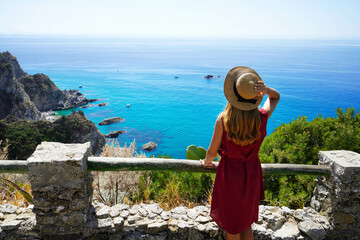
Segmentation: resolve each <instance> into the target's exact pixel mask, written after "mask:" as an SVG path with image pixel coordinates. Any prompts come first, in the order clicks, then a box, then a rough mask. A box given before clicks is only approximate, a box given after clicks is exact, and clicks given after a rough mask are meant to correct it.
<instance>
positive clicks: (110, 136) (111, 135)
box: [105, 130, 125, 138]
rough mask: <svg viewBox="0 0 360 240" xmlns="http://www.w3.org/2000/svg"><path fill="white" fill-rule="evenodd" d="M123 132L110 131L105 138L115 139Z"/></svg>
mask: <svg viewBox="0 0 360 240" xmlns="http://www.w3.org/2000/svg"><path fill="white" fill-rule="evenodd" d="M124 132H125V130H119V131H112V132H110V133H108V134H105V137H106V138H117V137H118V136H119V135H120V134H123V133H124Z"/></svg>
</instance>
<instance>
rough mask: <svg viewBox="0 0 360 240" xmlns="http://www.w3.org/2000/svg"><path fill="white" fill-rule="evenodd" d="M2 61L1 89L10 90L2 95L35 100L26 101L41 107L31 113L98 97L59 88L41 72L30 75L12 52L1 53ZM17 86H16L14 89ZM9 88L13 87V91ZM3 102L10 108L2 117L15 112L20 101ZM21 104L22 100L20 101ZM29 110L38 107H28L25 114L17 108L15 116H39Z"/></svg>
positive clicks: (8, 97)
mask: <svg viewBox="0 0 360 240" xmlns="http://www.w3.org/2000/svg"><path fill="white" fill-rule="evenodd" d="M0 63H2V67H1V69H0V75H1V76H2V78H1V79H0V80H1V82H0V85H1V88H0V91H4V92H6V93H7V95H6V96H5V95H3V96H2V100H3V101H5V100H6V99H12V98H22V99H24V101H25V102H33V104H31V103H27V105H29V104H30V105H35V106H36V108H37V110H38V111H37V113H36V114H32V115H39V116H40V115H41V114H40V113H39V111H40V112H46V111H50V110H54V111H56V110H62V109H69V108H74V107H78V106H82V105H85V104H87V103H89V102H93V101H95V99H87V98H86V97H85V96H84V95H83V94H81V93H80V92H79V91H77V90H69V91H66V90H64V91H62V90H60V89H59V88H58V87H57V86H56V85H55V84H54V83H53V82H52V81H51V80H50V78H49V77H48V76H46V75H44V74H41V73H38V74H35V75H28V74H27V73H26V72H24V70H23V69H22V68H21V66H20V64H19V62H18V61H17V59H16V57H14V56H13V55H11V53H9V52H4V53H2V54H1V53H0ZM14 86H15V87H14ZM14 88H15V89H17V90H16V91H14ZM9 89H12V90H11V91H10V90H9ZM4 99H5V100H4ZM3 103H4V104H5V105H6V108H8V109H3V110H2V112H3V114H1V115H0V117H1V118H4V116H6V113H7V114H11V113H8V112H12V111H11V109H12V108H18V107H19V106H18V105H19V104H20V103H19V100H18V101H16V102H15V103H14V104H6V102H3ZM21 105H23V104H22V103H21ZM20 107H21V106H20ZM3 108H5V107H3ZM5 110H6V111H5ZM29 111H30V112H31V113H32V112H34V111H35V112H36V110H33V106H32V107H31V109H30V110H28V113H26V114H25V112H24V115H21V111H18V109H17V110H16V112H17V113H18V114H17V115H16V117H18V118H21V119H26V120H38V119H39V118H40V117H36V116H29V114H30V113H29ZM30 115H31V114H30Z"/></svg>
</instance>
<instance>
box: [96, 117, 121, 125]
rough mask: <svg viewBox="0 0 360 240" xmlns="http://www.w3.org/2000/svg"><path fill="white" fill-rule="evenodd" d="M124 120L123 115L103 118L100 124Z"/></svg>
mask: <svg viewBox="0 0 360 240" xmlns="http://www.w3.org/2000/svg"><path fill="white" fill-rule="evenodd" d="M122 120H124V119H123V118H122V117H113V118H107V119H104V120H102V121H101V122H100V123H99V125H109V124H113V123H116V122H120V121H122Z"/></svg>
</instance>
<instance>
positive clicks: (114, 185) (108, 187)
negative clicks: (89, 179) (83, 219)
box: [93, 140, 211, 210]
mask: <svg viewBox="0 0 360 240" xmlns="http://www.w3.org/2000/svg"><path fill="white" fill-rule="evenodd" d="M135 150H136V144H135V141H134V142H132V143H131V144H130V146H127V145H125V146H124V147H120V146H119V144H118V142H117V141H114V140H110V141H108V142H107V144H106V145H105V146H104V148H103V151H102V154H101V155H100V156H102V157H127V158H145V157H146V155H145V154H143V153H140V154H139V153H137V152H136V151H135ZM144 173H145V172H128V171H123V172H116V171H109V172H95V171H94V172H93V178H94V181H93V187H94V198H95V199H96V200H98V201H99V202H102V203H104V204H106V205H109V206H112V205H114V204H117V203H125V204H129V205H133V204H140V203H154V199H152V198H151V195H152V193H153V191H156V190H154V187H153V185H152V180H151V178H150V177H149V175H148V174H144ZM140 176H144V177H145V178H144V184H143V186H142V187H140V188H141V189H140V188H139V186H140V185H139V177H140ZM180 184H181V182H179V181H178V180H177V179H173V178H171V179H168V182H167V184H166V186H165V189H164V190H165V191H164V194H163V195H162V196H161V198H160V199H159V198H157V199H156V200H155V201H156V203H157V204H159V206H160V207H162V208H163V209H165V210H169V209H173V208H175V207H178V206H186V207H188V208H192V207H195V206H197V205H199V203H196V202H191V201H189V200H188V199H186V197H187V196H186V194H185V196H184V195H183V194H181V193H180V192H181V191H180V187H179V186H180ZM135 195H136V196H137V197H134V196H135ZM207 196H208V201H209V203H211V191H209V193H208V194H207ZM203 204H206V203H203Z"/></svg>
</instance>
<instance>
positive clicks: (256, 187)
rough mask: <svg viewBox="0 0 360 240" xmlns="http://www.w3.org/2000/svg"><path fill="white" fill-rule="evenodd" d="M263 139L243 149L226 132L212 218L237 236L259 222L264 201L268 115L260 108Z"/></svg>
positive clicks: (216, 178) (215, 188)
mask: <svg viewBox="0 0 360 240" xmlns="http://www.w3.org/2000/svg"><path fill="white" fill-rule="evenodd" d="M260 116H261V126H260V133H261V138H260V139H259V140H257V141H255V142H254V143H252V144H250V145H246V146H240V145H237V144H235V143H234V142H233V141H231V140H230V139H228V138H227V132H226V131H225V129H224V131H223V136H222V140H221V146H220V148H219V154H220V156H221V160H220V163H219V166H218V168H217V171H216V177H215V183H214V189H213V192H212V200H211V211H210V216H211V217H212V218H213V219H214V221H215V222H216V223H217V224H218V225H219V226H220V227H221V228H222V229H224V230H225V231H226V232H228V233H231V234H237V233H240V232H242V231H244V230H245V229H247V228H248V227H249V226H251V224H252V223H253V222H256V221H257V220H258V215H259V201H260V200H263V199H264V181H263V175H262V169H261V164H260V160H259V149H260V145H261V143H262V141H263V140H264V138H265V136H266V123H267V119H268V115H267V112H266V111H265V110H264V109H260Z"/></svg>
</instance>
